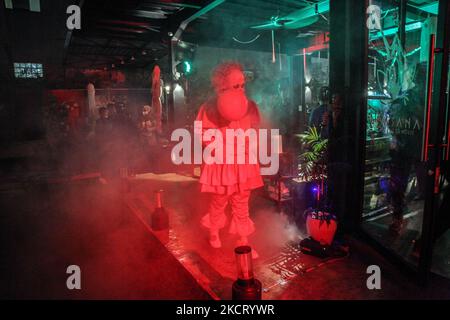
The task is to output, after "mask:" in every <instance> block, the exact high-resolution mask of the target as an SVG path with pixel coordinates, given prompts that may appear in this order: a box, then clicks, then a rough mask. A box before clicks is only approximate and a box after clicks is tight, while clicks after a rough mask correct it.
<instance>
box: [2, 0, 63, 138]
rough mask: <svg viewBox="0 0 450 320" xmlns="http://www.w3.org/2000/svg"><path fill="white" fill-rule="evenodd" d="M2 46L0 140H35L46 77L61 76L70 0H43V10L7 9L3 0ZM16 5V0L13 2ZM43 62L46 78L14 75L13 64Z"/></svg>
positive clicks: (40, 125) (38, 133) (40, 129)
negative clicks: (3, 88)
mask: <svg viewBox="0 0 450 320" xmlns="http://www.w3.org/2000/svg"><path fill="white" fill-rule="evenodd" d="M1 2H2V3H1V5H0V10H1V12H0V13H1V15H0V17H1V18H2V23H1V25H0V28H1V29H2V32H1V33H0V34H1V35H2V40H3V46H2V47H1V48H0V50H1V51H2V53H1V54H0V67H1V69H2V72H1V80H2V87H6V88H7V89H6V90H3V93H1V94H0V99H1V100H0V105H3V110H2V111H0V126H1V127H2V128H3V129H2V130H1V131H0V134H1V136H0V140H2V141H11V140H30V139H31V140H32V139H38V138H40V137H42V134H43V119H42V114H43V112H42V107H43V106H42V92H43V90H44V89H45V87H46V86H47V79H48V78H49V77H52V78H62V77H63V69H62V68H61V64H62V57H63V54H64V50H63V49H64V46H63V45H64V37H65V33H66V31H67V29H66V24H65V19H66V16H67V15H66V13H65V10H66V7H67V1H64V0H63V1H50V0H41V12H31V11H29V10H26V9H19V8H15V9H6V8H5V5H4V1H1ZM13 6H14V2H13ZM14 62H27V63H42V64H43V68H44V78H43V79H27V80H24V79H22V80H20V79H15V78H14V73H13V63H14Z"/></svg>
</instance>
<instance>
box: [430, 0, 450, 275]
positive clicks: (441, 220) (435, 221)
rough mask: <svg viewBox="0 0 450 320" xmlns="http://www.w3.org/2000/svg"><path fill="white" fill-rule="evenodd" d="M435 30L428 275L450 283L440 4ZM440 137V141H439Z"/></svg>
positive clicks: (445, 45)
mask: <svg viewBox="0 0 450 320" xmlns="http://www.w3.org/2000/svg"><path fill="white" fill-rule="evenodd" d="M439 14H440V16H439V22H440V25H438V28H439V29H441V28H443V30H445V32H443V34H442V36H441V37H437V41H436V42H437V50H436V52H437V53H436V55H437V58H436V69H437V70H442V73H440V74H439V75H438V77H437V78H436V79H435V86H434V89H435V90H434V94H433V103H434V105H438V106H439V108H438V110H437V118H438V123H439V124H440V126H439V127H438V130H437V131H438V132H437V135H438V136H437V137H438V138H437V139H436V142H435V144H438V145H439V144H441V145H440V146H439V148H437V149H436V150H435V154H436V157H437V159H436V160H437V161H436V168H439V169H438V170H437V171H438V173H439V174H438V175H437V176H436V177H435V185H434V190H433V191H434V192H433V195H434V197H433V200H434V203H435V209H434V212H433V215H432V225H433V226H434V228H432V230H433V232H432V233H431V235H430V246H431V248H432V252H431V258H432V261H431V262H432V263H431V271H432V272H434V273H436V274H439V275H441V276H443V277H446V278H449V279H450V163H449V157H450V110H449V92H450V82H449V81H450V80H449V79H450V66H449V58H450V57H449V42H450V39H449V38H450V35H449V32H450V31H449V30H450V4H449V3H448V2H446V3H441V12H440V13H439ZM439 137H440V138H439Z"/></svg>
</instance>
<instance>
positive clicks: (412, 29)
mask: <svg viewBox="0 0 450 320" xmlns="http://www.w3.org/2000/svg"><path fill="white" fill-rule="evenodd" d="M370 4H371V6H370V7H369V9H368V14H369V15H370V16H371V18H372V21H374V23H373V25H371V27H369V25H368V27H369V35H368V53H369V57H368V64H369V65H368V71H369V72H368V75H369V77H368V80H369V82H368V97H367V99H368V101H367V120H366V128H367V129H366V149H365V176H364V182H365V183H364V205H363V213H362V229H363V231H364V232H365V233H366V234H368V235H369V236H370V237H371V238H372V239H374V240H375V241H376V242H377V243H378V244H379V245H381V246H382V247H383V248H384V249H386V250H388V251H389V252H390V253H391V254H392V255H394V256H396V257H397V258H399V259H400V260H401V261H402V262H403V263H405V264H406V265H407V266H408V267H410V268H411V269H413V270H414V271H419V269H420V268H419V267H422V266H423V259H424V257H423V252H424V251H423V247H422V246H421V245H420V243H422V242H423V240H422V236H423V235H422V231H423V229H424V227H425V226H426V227H427V228H428V226H429V225H430V224H429V223H428V222H427V223H428V224H427V223H425V224H424V222H426V221H428V220H426V219H425V220H424V218H425V216H426V215H427V214H428V212H430V213H429V214H431V212H432V211H433V208H432V206H431V205H430V204H428V205H426V203H427V202H429V203H431V201H432V200H431V199H428V197H427V186H429V185H430V184H429V183H430V182H429V180H430V174H429V164H430V161H429V159H427V158H428V153H429V152H430V149H429V143H427V142H425V141H430V140H429V139H430V136H429V134H430V132H431V131H432V130H435V126H434V125H435V124H434V123H431V122H433V121H436V119H435V118H433V117H431V114H430V112H431V111H430V110H431V92H432V90H431V88H432V86H433V75H434V74H435V73H436V72H435V71H436V70H435V66H434V50H433V43H432V42H431V39H434V38H435V35H436V33H437V31H438V30H437V29H438V11H439V10H438V9H439V1H432V0H430V1H421V2H420V4H419V3H418V2H415V1H398V2H393V1H388V0H379V1H371V3H370ZM428 94H429V95H428ZM431 125H433V126H431ZM430 228H431V227H430ZM427 235H428V234H427Z"/></svg>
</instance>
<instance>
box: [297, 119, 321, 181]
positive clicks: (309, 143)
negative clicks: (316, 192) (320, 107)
mask: <svg viewBox="0 0 450 320" xmlns="http://www.w3.org/2000/svg"><path fill="white" fill-rule="evenodd" d="M298 137H299V138H300V141H301V142H302V144H303V146H302V149H303V153H301V154H300V155H299V160H300V164H299V171H300V177H302V178H303V179H304V180H306V181H317V180H321V179H324V178H326V151H327V145H328V139H322V138H321V136H320V134H319V133H318V132H317V129H316V127H308V130H306V131H305V132H304V133H302V134H300V135H298Z"/></svg>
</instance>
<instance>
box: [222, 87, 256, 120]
mask: <svg viewBox="0 0 450 320" xmlns="http://www.w3.org/2000/svg"><path fill="white" fill-rule="evenodd" d="M217 109H218V110H219V113H220V115H221V116H222V117H224V118H225V119H227V120H229V121H236V120H240V119H242V118H243V117H244V116H245V115H246V114H247V110H248V100H247V97H246V96H245V93H244V92H242V91H237V90H231V91H227V92H224V93H222V94H220V96H219V97H218V98H217Z"/></svg>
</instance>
